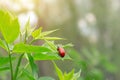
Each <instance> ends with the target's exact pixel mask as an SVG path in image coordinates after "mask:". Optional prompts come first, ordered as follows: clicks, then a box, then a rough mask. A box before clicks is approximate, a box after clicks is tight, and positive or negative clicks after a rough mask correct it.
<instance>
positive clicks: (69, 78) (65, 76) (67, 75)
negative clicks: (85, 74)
mask: <svg viewBox="0 0 120 80" xmlns="http://www.w3.org/2000/svg"><path fill="white" fill-rule="evenodd" d="M73 75H74V69H73V70H72V71H71V72H69V73H68V74H67V73H64V78H65V80H71V79H72V77H73Z"/></svg>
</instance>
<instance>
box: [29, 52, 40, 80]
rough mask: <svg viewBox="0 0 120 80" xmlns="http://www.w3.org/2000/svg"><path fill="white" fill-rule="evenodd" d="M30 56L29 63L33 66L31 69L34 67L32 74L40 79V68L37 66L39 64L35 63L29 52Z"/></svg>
mask: <svg viewBox="0 0 120 80" xmlns="http://www.w3.org/2000/svg"><path fill="white" fill-rule="evenodd" d="M27 56H28V59H29V63H30V66H31V69H32V74H33V76H34V79H35V80H36V79H38V68H37V65H36V64H35V63H34V59H33V57H32V55H31V54H27Z"/></svg>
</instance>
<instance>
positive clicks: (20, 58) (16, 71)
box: [14, 53, 24, 80]
mask: <svg viewBox="0 0 120 80" xmlns="http://www.w3.org/2000/svg"><path fill="white" fill-rule="evenodd" d="M23 55H24V53H23V54H21V56H20V57H19V60H18V63H17V66H16V70H15V75H14V80H16V78H17V75H18V71H19V67H20V63H21V61H22V57H23Z"/></svg>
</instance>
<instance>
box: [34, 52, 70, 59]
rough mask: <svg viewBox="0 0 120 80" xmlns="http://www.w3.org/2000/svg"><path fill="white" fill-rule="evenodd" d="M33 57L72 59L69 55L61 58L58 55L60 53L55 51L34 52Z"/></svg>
mask: <svg viewBox="0 0 120 80" xmlns="http://www.w3.org/2000/svg"><path fill="white" fill-rule="evenodd" d="M33 57H34V59H35V60H66V59H71V58H70V57H67V55H66V57H64V58H61V57H60V56H59V55H58V53H55V52H51V53H49V52H48V53H47V52H44V53H35V54H33Z"/></svg>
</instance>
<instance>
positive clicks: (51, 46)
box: [45, 39, 57, 51]
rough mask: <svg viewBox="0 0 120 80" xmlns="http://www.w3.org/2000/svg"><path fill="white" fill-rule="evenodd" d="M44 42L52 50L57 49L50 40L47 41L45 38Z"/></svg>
mask: <svg viewBox="0 0 120 80" xmlns="http://www.w3.org/2000/svg"><path fill="white" fill-rule="evenodd" d="M45 42H46V43H47V45H49V46H50V48H51V49H52V50H53V51H57V47H56V46H55V44H54V42H52V41H48V40H46V39H45Z"/></svg>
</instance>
